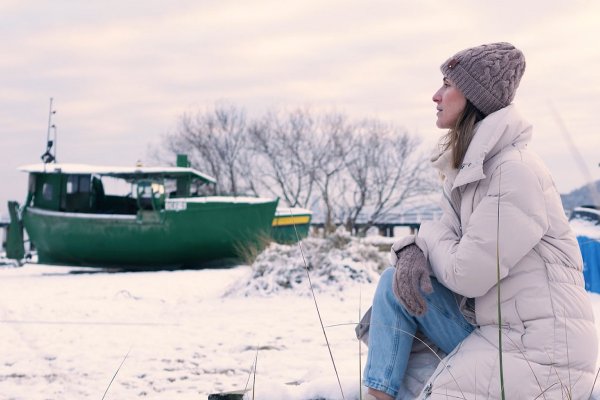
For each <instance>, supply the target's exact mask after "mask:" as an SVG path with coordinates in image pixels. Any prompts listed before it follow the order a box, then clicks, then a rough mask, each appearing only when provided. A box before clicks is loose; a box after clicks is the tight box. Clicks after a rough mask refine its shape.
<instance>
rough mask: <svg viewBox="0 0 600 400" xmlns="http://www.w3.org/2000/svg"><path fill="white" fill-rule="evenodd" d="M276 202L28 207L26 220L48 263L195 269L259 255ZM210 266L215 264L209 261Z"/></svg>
mask: <svg viewBox="0 0 600 400" xmlns="http://www.w3.org/2000/svg"><path fill="white" fill-rule="evenodd" d="M276 206H277V201H276V200H275V201H269V202H264V203H226V202H223V203H220V202H207V203H198V204H192V205H189V206H188V207H187V208H186V209H183V210H161V211H160V212H157V211H139V212H138V213H137V214H136V215H112V214H111V215H105V214H88V213H65V212H56V211H48V210H41V209H36V208H31V207H30V208H26V209H25V211H24V213H23V223H24V226H25V229H26V231H27V234H28V235H29V238H30V239H31V242H32V244H33V245H34V247H35V249H36V250H37V252H38V260H39V262H40V263H44V264H61V265H79V266H101V267H121V268H132V269H152V268H157V267H158V268H170V267H172V268H182V267H187V268H197V267H202V266H205V265H206V266H214V264H215V263H217V264H218V263H223V264H227V262H228V261H233V260H238V261H239V260H240V259H241V260H243V259H244V258H245V257H246V255H249V254H252V253H253V252H254V254H256V251H257V250H258V249H261V248H262V247H264V246H265V245H266V244H267V243H268V238H269V237H270V230H271V225H272V221H273V216H274V213H275V208H276ZM211 264H212V265H211Z"/></svg>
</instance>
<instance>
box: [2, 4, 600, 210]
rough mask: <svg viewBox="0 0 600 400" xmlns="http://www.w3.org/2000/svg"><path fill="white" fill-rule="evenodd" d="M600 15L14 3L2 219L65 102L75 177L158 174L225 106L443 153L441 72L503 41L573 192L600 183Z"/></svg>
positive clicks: (544, 149)
mask: <svg viewBox="0 0 600 400" xmlns="http://www.w3.org/2000/svg"><path fill="white" fill-rule="evenodd" d="M599 3H600V1H598V0H586V1H584V0H572V1H548V0H545V1H538V0H535V1H523V0H519V1H514V0H504V1H481V0H477V1H476V0H474V1H461V0H455V1H452V2H446V1H433V0H419V1H415V0H411V1H404V0H389V1H366V0H365V1H352V0H303V1H293V2H292V1H285V0H276V1H269V0H252V1H242V0H238V1H227V0H214V1H208V0H194V1H177V0H171V1H158V0H145V1H143V2H142V1H127V0H118V1H117V0H103V1H75V0H71V1H67V0H53V1H27V0H1V1H0V35H1V36H0V138H1V140H2V142H1V143H2V146H1V149H2V154H1V158H0V160H1V161H0V179H1V181H2V189H0V211H1V212H2V213H3V214H6V201H7V200H9V199H13V200H18V201H20V202H22V201H23V200H24V199H25V194H26V193H25V192H26V186H27V184H26V182H27V179H26V174H25V173H22V172H18V171H17V167H18V166H20V165H24V164H29V163H35V162H38V161H39V157H40V155H41V154H42V153H43V152H44V149H45V140H46V132H47V121H48V107H49V104H48V103H49V98H50V97H53V98H54V106H55V107H54V108H55V109H56V110H57V114H56V115H55V118H54V123H55V124H56V126H57V132H58V154H57V155H58V159H59V161H61V162H76V163H92V164H104V165H112V164H116V165H134V164H135V163H136V161H137V160H141V161H143V162H144V163H145V164H146V165H150V164H151V162H150V161H151V160H150V159H149V155H148V154H149V153H148V146H149V145H157V144H158V143H160V140H161V137H162V135H164V134H166V133H168V132H172V131H174V130H175V129H176V127H177V123H178V118H179V117H180V116H181V115H182V114H183V113H186V112H188V113H190V112H192V113H194V112H197V111H202V110H206V109H209V108H211V107H214V105H215V104H216V103H219V102H226V103H231V104H234V105H236V106H239V107H241V108H245V109H246V110H247V111H248V113H249V114H250V115H261V114H262V113H264V112H265V111H266V110H271V109H287V108H295V107H310V108H311V109H312V110H313V111H321V110H324V111H331V110H335V111H339V112H343V113H345V114H347V115H349V116H350V117H352V118H355V119H361V118H364V117H376V118H379V119H381V120H383V121H387V122H390V123H394V124H396V125H398V126H401V127H404V128H406V130H408V131H409V132H411V133H414V134H418V135H420V136H421V137H422V139H423V146H424V150H425V149H426V150H429V148H432V146H433V145H434V143H435V142H436V140H437V138H438V137H439V136H440V135H441V134H442V133H443V132H442V131H440V130H438V129H437V128H436V127H435V105H434V103H433V102H432V101H431V96H432V94H433V93H434V92H435V90H437V88H438V86H439V85H440V83H441V74H440V72H439V65H440V64H441V63H442V62H443V61H444V60H445V59H446V58H448V57H449V56H451V55H453V54H454V53H456V52H457V51H459V50H462V49H464V48H466V47H471V46H475V45H479V44H482V43H487V42H495V41H509V42H512V43H513V44H514V45H516V46H517V47H519V48H520V49H521V50H523V52H524V53H525V56H526V59H527V69H526V71H525V75H524V77H523V80H522V81H521V86H520V88H519V91H518V93H517V96H516V99H515V103H516V104H517V105H518V107H519V108H520V110H521V112H522V114H524V115H525V116H526V118H527V119H529V120H530V121H531V122H532V123H533V124H534V136H533V143H532V148H533V149H534V150H536V151H537V152H538V153H539V154H540V156H541V157H542V158H543V159H544V160H545V161H546V163H547V164H548V166H549V168H550V170H551V172H552V173H553V175H554V177H555V181H556V184H557V186H558V189H559V191H561V192H563V193H565V192H568V191H570V190H572V189H574V188H576V187H578V186H581V185H583V184H584V183H585V182H586V179H587V178H586V174H587V176H588V177H589V178H590V179H599V178H600V168H599V167H598V162H600V152H599V151H598V149H600V132H599V131H598V119H599V118H600V113H599V110H600V45H598V40H599V38H600V4H599ZM552 109H554V110H556V112H552ZM556 116H559V117H560V118H561V119H562V121H563V123H564V126H565V127H566V129H561V127H560V124H559V123H558V122H557V118H556ZM565 132H568V133H569V135H566V134H565ZM577 153H579V154H580V155H581V158H580V159H579V160H580V161H577V160H576V157H575V155H576V154H577ZM583 166H584V167H583ZM584 170H587V171H588V172H587V173H586V172H585V171H584Z"/></svg>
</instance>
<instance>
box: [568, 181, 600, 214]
mask: <svg viewBox="0 0 600 400" xmlns="http://www.w3.org/2000/svg"><path fill="white" fill-rule="evenodd" d="M594 190H595V193H593V192H594ZM560 197H561V199H562V202H563V207H564V209H565V211H566V212H567V214H568V213H570V212H571V210H572V209H573V208H574V207H578V206H582V205H596V206H598V207H600V180H597V181H596V182H593V183H590V184H588V185H584V186H582V187H580V188H579V189H575V190H573V191H571V192H570V193H567V194H561V195H560Z"/></svg>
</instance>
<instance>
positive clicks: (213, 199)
mask: <svg viewBox="0 0 600 400" xmlns="http://www.w3.org/2000/svg"><path fill="white" fill-rule="evenodd" d="M273 201H275V199H271V198H267V197H248V196H205V197H184V198H175V199H167V202H185V203H271V202H273Z"/></svg>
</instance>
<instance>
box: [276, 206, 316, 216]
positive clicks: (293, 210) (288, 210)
mask: <svg viewBox="0 0 600 400" xmlns="http://www.w3.org/2000/svg"><path fill="white" fill-rule="evenodd" d="M301 214H309V215H312V211H311V210H308V209H306V208H300V207H285V206H279V207H277V210H275V215H277V216H278V217H285V216H286V215H301Z"/></svg>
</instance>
